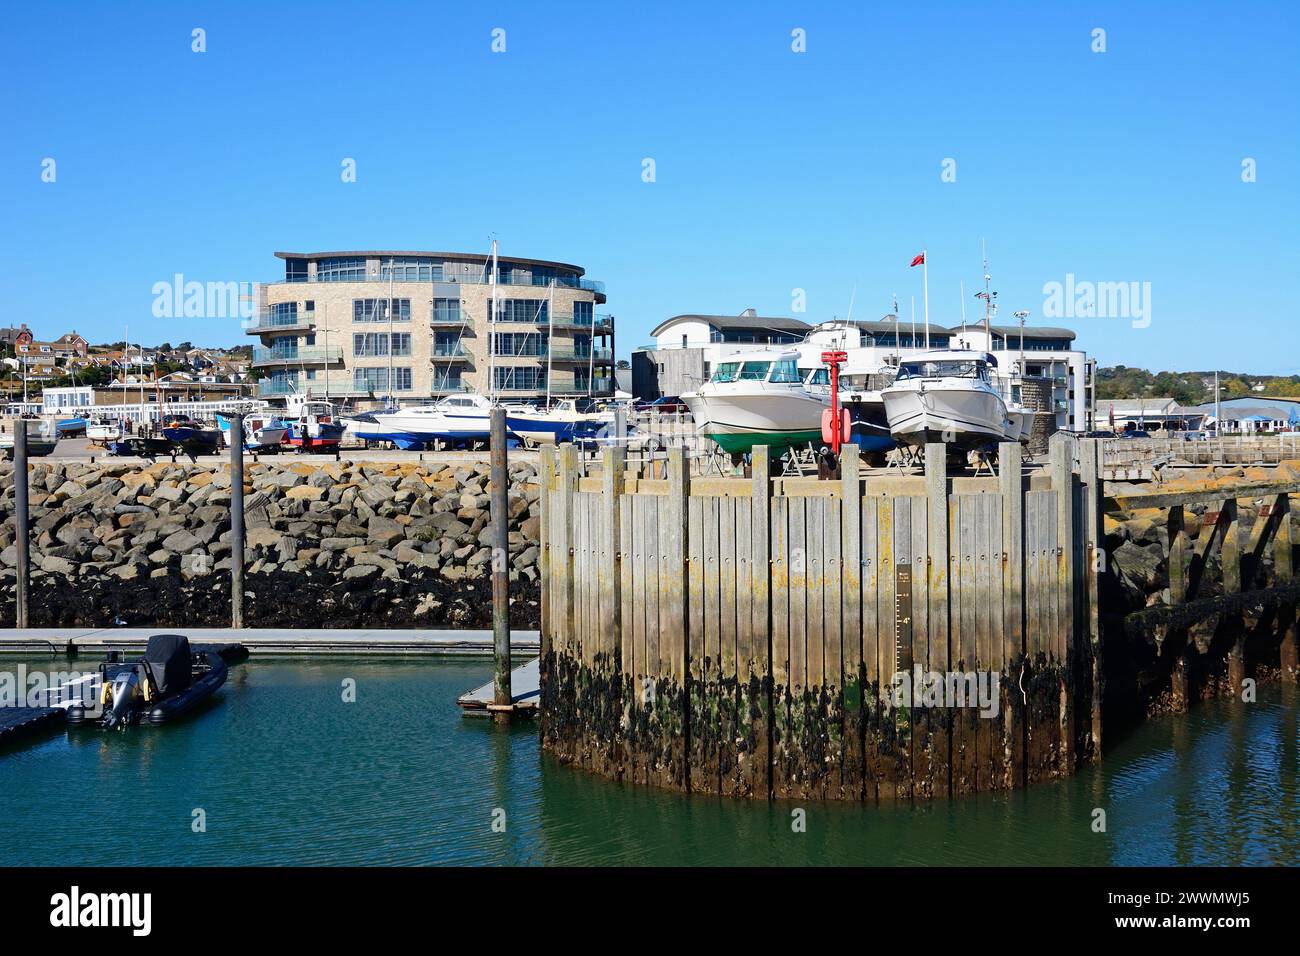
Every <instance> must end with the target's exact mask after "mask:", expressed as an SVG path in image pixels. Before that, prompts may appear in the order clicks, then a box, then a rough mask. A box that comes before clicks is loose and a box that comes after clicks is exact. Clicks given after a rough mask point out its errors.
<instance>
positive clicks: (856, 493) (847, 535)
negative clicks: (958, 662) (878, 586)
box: [840, 445, 928, 800]
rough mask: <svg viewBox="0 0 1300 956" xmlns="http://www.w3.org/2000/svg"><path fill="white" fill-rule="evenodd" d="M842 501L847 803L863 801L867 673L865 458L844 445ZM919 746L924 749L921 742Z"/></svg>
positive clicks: (843, 786)
mask: <svg viewBox="0 0 1300 956" xmlns="http://www.w3.org/2000/svg"><path fill="white" fill-rule="evenodd" d="M840 497H841V502H840V521H841V529H840V542H841V545H840V546H841V548H843V552H842V557H843V560H842V568H841V572H840V573H841V597H840V600H841V609H840V618H841V621H842V624H843V643H842V644H841V647H840V653H841V655H842V659H843V664H842V667H843V677H842V684H841V688H842V691H841V693H842V697H843V700H842V703H841V707H842V710H843V714H844V730H843V733H844V743H843V750H842V758H841V759H842V767H843V770H842V773H841V789H842V791H843V796H844V798H845V799H853V800H861V799H862V796H863V792H864V790H863V788H864V787H865V782H864V776H863V769H862V766H863V760H862V742H863V734H864V733H865V724H864V722H863V719H862V716H863V712H862V701H863V679H864V677H865V670H864V668H863V666H862V459H861V455H860V453H859V449H858V446H857V445H845V446H844V448H843V449H842V450H841V452H840ZM873 613H874V610H873ZM914 712H915V711H914ZM925 726H928V725H925ZM917 730H918V734H920V735H923V734H924V727H923V726H922V725H918V727H917ZM917 746H918V748H919V747H920V742H919V741H918V744H917ZM918 752H919V749H918ZM918 764H919V761H918Z"/></svg>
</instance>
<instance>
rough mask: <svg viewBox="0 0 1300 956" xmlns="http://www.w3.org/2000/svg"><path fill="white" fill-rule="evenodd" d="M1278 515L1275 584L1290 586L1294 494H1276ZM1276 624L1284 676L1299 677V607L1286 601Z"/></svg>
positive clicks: (1274, 550) (1274, 565) (1274, 560)
mask: <svg viewBox="0 0 1300 956" xmlns="http://www.w3.org/2000/svg"><path fill="white" fill-rule="evenodd" d="M1277 510H1278V511H1279V512H1280V514H1279V515H1278V525H1277V535H1276V537H1274V538H1273V583H1274V585H1275V586H1276V587H1280V588H1284V587H1288V586H1290V584H1291V582H1292V580H1293V578H1294V571H1293V568H1292V561H1293V558H1292V554H1291V540H1292V533H1291V496H1290V495H1278V496H1277ZM1277 626H1278V632H1279V636H1280V637H1281V639H1282V643H1281V646H1280V647H1279V648H1278V662H1279V664H1281V667H1282V677H1283V678H1284V679H1285V678H1290V679H1291V680H1297V679H1300V659H1298V658H1300V655H1297V653H1296V606H1295V604H1294V602H1290V603H1287V604H1283V605H1282V606H1280V607H1279V608H1278V611H1277Z"/></svg>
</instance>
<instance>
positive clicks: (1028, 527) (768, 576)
mask: <svg viewBox="0 0 1300 956" xmlns="http://www.w3.org/2000/svg"><path fill="white" fill-rule="evenodd" d="M1061 449H1062V450H1061V451H1059V452H1057V453H1056V457H1054V458H1053V462H1054V466H1053V467H1052V468H1050V469H1048V470H1047V471H1045V472H1040V473H1039V474H1036V475H1034V476H1033V477H1030V476H1028V475H1027V474H1026V473H1025V472H1024V471H1023V469H1022V466H1021V458H1020V449H1019V446H1017V445H1006V446H1004V447H1003V449H1002V464H1001V469H1002V470H1001V474H1000V475H999V476H998V477H996V478H993V479H988V478H967V477H950V476H949V475H948V474H947V471H946V467H945V459H944V454H943V448H942V446H936V447H934V448H931V449H929V453H928V454H927V456H926V461H927V467H926V473H925V475H924V476H923V477H922V476H916V477H910V476H888V477H882V476H871V477H864V476H863V474H862V469H861V464H860V458H859V455H858V453H857V451H858V450H857V448H856V446H848V447H847V448H846V449H845V453H844V455H843V458H842V461H841V469H840V474H841V477H840V478H839V479H837V480H833V481H817V480H814V479H805V478H777V479H773V478H772V476H771V472H770V468H769V463H768V458H767V455H766V451H765V449H755V454H754V456H753V466H752V477H751V478H749V479H744V478H713V477H700V476H697V477H695V478H694V479H693V480H692V479H691V478H690V477H689V476H688V471H687V469H686V463H685V461H684V459H683V457H682V453H681V451H680V450H677V449H673V450H670V452H669V455H668V459H667V469H666V472H658V471H656V472H654V473H652V474H653V475H654V476H653V477H651V476H647V475H646V474H641V473H633V472H628V471H627V470H626V466H625V462H624V458H623V456H622V455H620V454H618V453H617V452H615V451H613V450H611V451H607V452H606V454H605V458H604V461H603V462H602V472H601V474H600V475H599V476H595V475H592V476H588V477H581V478H580V477H579V476H578V474H577V457H576V450H575V449H573V448H571V447H569V446H562V447H561V448H560V449H559V450H558V454H556V453H554V452H552V451H550V450H549V449H546V450H544V451H543V454H542V463H541V480H542V483H543V486H544V489H545V490H544V494H543V500H544V505H543V511H542V515H543V519H542V549H543V551H542V557H541V568H542V576H543V594H544V598H543V615H542V630H543V647H544V652H543V657H544V661H543V694H542V699H543V724H544V730H543V739H544V744H545V747H546V749H547V750H548V751H550V752H552V753H554V754H556V755H557V756H558V757H560V758H561V759H562V760H565V761H569V762H573V763H577V764H579V765H581V766H584V767H587V768H589V769H593V770H595V771H597V772H599V773H602V774H606V775H609V776H613V777H625V778H628V779H631V780H634V781H636V782H638V783H645V784H653V785H657V786H663V787H670V788H675V789H681V790H691V791H698V792H706V793H720V794H727V795H735V796H754V797H767V796H773V797H794V798H801V799H806V798H815V799H847V800H860V799H864V798H873V799H875V798H883V799H893V798H912V799H928V798H931V797H935V796H946V795H949V794H959V793H973V792H976V791H980V790H991V789H1007V788H1012V787H1017V786H1022V785H1023V784H1024V783H1025V782H1027V781H1028V780H1029V779H1042V778H1045V777H1049V776H1054V775H1057V774H1060V773H1064V772H1068V771H1069V769H1070V768H1071V767H1072V766H1073V763H1074V755H1075V752H1076V750H1077V749H1078V746H1079V745H1078V740H1077V739H1076V738H1077V737H1079V736H1082V737H1084V738H1086V736H1087V735H1086V734H1084V735H1076V733H1075V727H1076V724H1075V719H1074V714H1075V709H1076V706H1077V704H1076V699H1077V697H1078V696H1079V695H1078V694H1077V693H1076V689H1077V685H1079V684H1080V683H1081V684H1082V687H1081V689H1082V691H1083V692H1084V698H1085V699H1086V700H1091V698H1092V672H1091V667H1090V666H1089V667H1083V666H1081V664H1082V662H1085V661H1086V662H1089V664H1090V663H1091V661H1092V660H1093V654H1092V652H1091V651H1090V650H1088V651H1084V650H1081V649H1078V648H1077V647H1076V645H1077V644H1078V643H1079V642H1080V641H1083V642H1087V641H1088V640H1089V637H1088V634H1089V632H1088V630H1087V627H1086V624H1087V617H1086V615H1085V614H1083V613H1082V612H1081V611H1078V610H1077V608H1082V607H1086V606H1087V605H1086V604H1085V603H1084V602H1083V600H1082V597H1081V595H1080V594H1079V593H1078V592H1079V590H1080V589H1082V588H1085V587H1087V586H1088V582H1089V580H1090V579H1089V577H1088V576H1087V575H1086V574H1085V573H1083V569H1084V568H1085V567H1086V563H1085V562H1086V559H1087V555H1086V553H1085V552H1083V551H1082V550H1081V551H1080V553H1078V554H1075V553H1073V552H1074V550H1075V549H1076V548H1081V547H1082V543H1083V542H1086V541H1087V540H1088V538H1087V536H1086V535H1084V534H1082V533H1080V534H1075V529H1076V525H1077V527H1078V528H1079V529H1083V528H1084V527H1085V526H1086V523H1085V520H1084V519H1083V518H1082V517H1080V516H1079V515H1078V513H1077V512H1078V509H1079V508H1080V507H1081V503H1082V501H1083V498H1084V495H1083V494H1082V491H1081V489H1083V488H1084V487H1085V486H1086V487H1088V488H1091V489H1093V490H1094V491H1095V492H1096V493H1098V494H1099V489H1100V486H1099V485H1098V484H1097V483H1096V482H1095V481H1093V482H1092V483H1090V484H1089V483H1086V482H1083V481H1080V480H1078V479H1077V478H1076V476H1075V474H1074V471H1073V468H1074V461H1075V458H1076V456H1077V452H1076V450H1075V448H1074V445H1073V443H1072V442H1071V443H1069V444H1065V443H1063V444H1062V445H1061ZM556 459H558V462H557V460H556ZM1094 461H1095V457H1094ZM659 475H665V476H664V477H660V476H659ZM1098 523H1099V522H1098ZM1067 550H1068V551H1070V553H1069V554H1068V555H1067V554H1064V553H1063V551H1067ZM1076 571H1077V574H1076ZM1076 622H1077V623H1078V625H1079V626H1076ZM1084 723H1085V724H1088V725H1089V726H1090V724H1089V722H1088V721H1087V720H1085V721H1084Z"/></svg>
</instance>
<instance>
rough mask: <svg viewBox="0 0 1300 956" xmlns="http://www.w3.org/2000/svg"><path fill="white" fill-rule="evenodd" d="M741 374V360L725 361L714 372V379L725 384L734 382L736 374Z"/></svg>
mask: <svg viewBox="0 0 1300 956" xmlns="http://www.w3.org/2000/svg"><path fill="white" fill-rule="evenodd" d="M739 374H740V363H739V362H723V363H722V364H721V365H719V366H718V367H717V369H715V370H714V372H713V381H715V382H717V383H719V384H721V385H725V384H727V383H728V382H734V381H735V380H736V376H737V375H739Z"/></svg>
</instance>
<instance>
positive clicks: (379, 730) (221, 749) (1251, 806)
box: [0, 661, 1300, 866]
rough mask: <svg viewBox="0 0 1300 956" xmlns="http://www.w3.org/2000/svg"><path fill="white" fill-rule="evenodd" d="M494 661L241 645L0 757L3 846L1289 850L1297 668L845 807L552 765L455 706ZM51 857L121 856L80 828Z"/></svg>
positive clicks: (1018, 857) (1125, 858)
mask: <svg viewBox="0 0 1300 956" xmlns="http://www.w3.org/2000/svg"><path fill="white" fill-rule="evenodd" d="M490 676H491V669H490V665H489V664H488V663H486V662H463V661H440V662H427V661H426V662H403V663H375V662H348V661H313V662H271V661H260V662H257V661H254V662H249V663H248V664H245V665H241V666H240V667H238V668H235V669H234V671H233V672H232V676H231V680H230V681H229V682H228V683H227V685H226V687H225V688H223V689H222V691H221V695H220V699H219V700H218V701H214V702H213V704H212V705H211V706H210V707H208V708H207V709H206V710H205V711H204V712H203V713H201V714H198V715H196V716H195V718H194V719H193V720H190V721H186V722H184V723H182V724H178V725H176V726H170V727H162V728H150V727H142V728H137V729H135V730H133V731H131V732H128V733H124V734H122V733H113V734H104V733H102V732H98V731H93V730H77V731H69V732H68V733H66V734H62V735H59V736H56V737H52V738H49V739H46V740H43V741H39V742H37V743H35V744H34V745H32V746H30V747H27V748H25V749H22V750H17V751H14V752H11V753H8V754H5V755H3V756H0V863H2V864H7V865H28V864H33V863H41V862H49V861H50V855H49V846H50V842H49V834H50V833H51V832H66V831H67V830H68V827H69V823H68V821H75V830H76V832H78V833H95V832H108V830H109V829H110V828H111V827H113V826H115V825H117V824H118V823H120V822H121V820H122V819H124V817H125V816H127V815H129V817H130V819H131V821H132V824H133V825H134V826H137V827H139V828H140V829H141V832H148V833H151V834H154V835H157V836H159V837H161V836H162V835H164V834H169V835H170V836H169V838H167V839H161V838H159V839H154V840H150V841H143V842H142V843H141V844H139V845H138V846H136V847H135V848H134V851H133V852H135V853H136V854H137V856H136V859H135V862H138V863H144V864H164V863H177V864H184V863H196V864H220V863H240V864H284V863H359V864H377V863H402V864H437V863H471V864H505V865H529V864H542V863H546V864H628V865H638V866H660V865H664V866H670V865H696V864H704V865H730V864H741V865H744V864H773V865H802V864H865V865H883V864H975V865H979V864H1000V865H1046V864H1055V865H1076V866H1109V865H1146V864H1159V863H1170V864H1171V863H1179V864H1237V863H1253V864H1258V863H1265V864H1267V863H1286V864H1292V865H1294V864H1297V863H1300V840H1298V839H1297V835H1298V834H1297V830H1298V829H1300V824H1297V820H1298V819H1300V813H1298V812H1297V811H1300V792H1298V784H1297V778H1298V776H1300V774H1298V772H1297V771H1298V769H1300V754H1298V750H1300V717H1298V716H1297V711H1298V710H1300V694H1298V693H1297V689H1296V688H1295V687H1292V686H1280V687H1279V686H1271V687H1266V688H1263V689H1262V690H1261V692H1260V701H1259V703H1256V704H1251V705H1247V704H1242V703H1240V702H1221V703H1214V704H1208V705H1203V706H1199V707H1197V708H1194V709H1193V711H1192V712H1191V713H1190V714H1188V715H1187V716H1185V717H1170V718H1164V719H1161V720H1157V721H1153V722H1150V723H1148V724H1146V725H1144V726H1142V727H1140V728H1138V729H1137V730H1135V731H1133V732H1132V733H1131V734H1130V735H1129V736H1128V737H1127V738H1126V739H1124V740H1123V741H1121V742H1120V743H1119V744H1118V745H1117V746H1116V747H1115V748H1114V750H1113V751H1112V752H1110V753H1108V755H1107V758H1106V761H1105V763H1104V764H1103V765H1102V766H1101V767H1097V768H1087V769H1085V770H1084V771H1083V772H1082V773H1080V774H1079V775H1078V776H1076V777H1075V778H1073V779H1071V780H1066V781H1058V782H1055V783H1051V784H1048V785H1045V786H1041V787H1037V788H1035V789H1033V790H1031V791H1028V792H1017V793H1012V794H995V795H981V796H977V797H974V798H971V799H965V800H958V801H939V802H935V803H930V804H919V805H916V806H912V805H910V804H882V805H867V806H857V805H841V804H817V803H813V802H809V803H804V804H797V803H788V802H777V803H768V802H767V801H736V800H729V799H722V798H719V797H705V796H693V797H687V796H684V795H681V794H673V793H665V792H660V791H655V790H648V789H646V788H641V787H633V786H629V785H625V784H620V783H617V782H613V781H609V780H605V779H602V778H598V777H595V776H593V775H590V774H587V773H585V772H583V771H580V770H577V769H574V768H571V767H564V766H561V765H559V764H558V763H557V762H556V761H554V760H553V759H551V758H549V757H547V756H545V755H543V754H541V753H540V750H539V747H538V743H537V731H536V726H535V725H534V724H532V723H531V722H523V723H516V724H514V725H512V726H511V727H510V728H509V729H508V730H503V729H501V728H499V727H496V726H495V725H494V723H493V722H492V721H491V720H488V719H482V718H480V719H467V718H465V717H462V716H461V714H460V712H459V711H458V710H457V709H456V707H455V706H454V704H453V701H454V699H455V697H456V695H457V694H459V693H461V692H462V691H464V690H466V689H467V688H469V687H473V686H476V685H477V684H479V683H482V682H483V681H485V680H487V679H489V678H490ZM348 678H350V679H352V680H355V681H356V688H357V696H356V701H355V703H348V702H345V701H344V700H343V695H342V692H341V690H342V682H343V680H344V679H348ZM196 807H202V808H203V809H204V810H205V812H206V813H207V819H208V830H207V832H206V833H201V834H194V833H192V832H191V829H190V822H191V819H192V817H191V814H192V811H193V810H194V808H196ZM1095 808H1102V809H1104V810H1105V811H1106V823H1107V829H1106V832H1105V833H1096V832H1094V831H1093V828H1092V823H1093V811H1094V809H1095ZM498 809H500V810H502V811H504V813H505V829H504V831H503V832H498V831H497V830H494V828H493V825H492V824H493V812H494V811H495V810H498ZM796 809H803V810H804V811H806V820H807V828H806V832H795V831H794V830H793V829H792V827H791V823H792V811H794V810H796ZM38 847H39V849H38ZM56 857H57V858H58V859H59V861H60V862H68V863H87V864H101V865H108V864H115V863H118V862H119V861H118V860H117V851H116V850H114V851H113V852H112V854H111V856H110V855H109V853H108V851H107V850H106V849H105V848H104V846H103V842H102V841H96V840H86V841H82V840H76V839H71V840H68V841H66V845H60V847H59V849H58V852H57V854H56Z"/></svg>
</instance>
